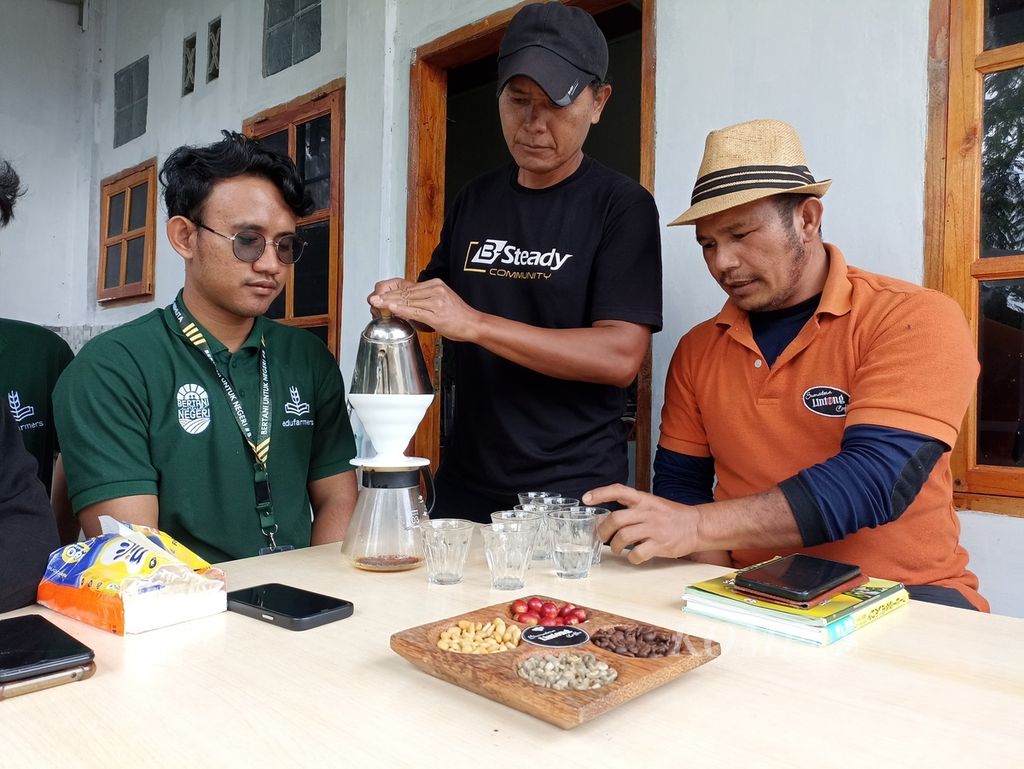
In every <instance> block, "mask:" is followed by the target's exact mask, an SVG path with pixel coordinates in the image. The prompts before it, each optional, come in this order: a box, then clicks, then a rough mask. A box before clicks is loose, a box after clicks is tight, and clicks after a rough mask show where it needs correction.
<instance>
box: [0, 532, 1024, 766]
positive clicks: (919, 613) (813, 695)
mask: <svg viewBox="0 0 1024 769" xmlns="http://www.w3.org/2000/svg"><path fill="white" fill-rule="evenodd" d="M224 570H225V572H226V573H227V575H228V586H229V589H236V588H241V587H247V586H251V585H256V584H259V583H262V582H285V583H288V584H292V585H296V586H298V587H304V588H307V589H310V590H314V591H318V592H323V593H329V594H333V595H337V596H339V597H342V598H347V599H348V600H350V601H352V602H353V603H354V604H355V614H354V615H353V616H352V617H350V618H348V619H345V620H342V621H340V622H335V623H332V624H329V625H325V626H323V627H319V628H315V629H312V630H308V631H303V632H291V631H288V630H285V629H282V628H279V627H274V626H272V625H269V624H266V623H263V622H259V621H257V620H254V619H250V618H248V617H244V616H242V615H239V614H236V613H234V612H226V613H223V614H219V615H216V616H213V617H207V618H204V619H200V620H194V621H192V622H187V623H184V624H180V625H176V626H172V627H167V628H162V629H159V630H155V631H151V632H149V633H144V634H141V635H136V636H126V637H118V636H115V635H111V634H109V633H106V632H103V631H100V630H98V629H96V628H92V627H90V626H88V625H85V624H83V623H80V622H77V621H75V620H72V619H68V618H66V617H63V616H61V615H57V614H54V613H53V612H50V611H48V610H46V609H43V608H42V607H39V606H36V607H30V608H29V609H24V610H21V611H19V612H16V614H23V613H27V612H40V613H42V614H44V615H45V616H46V617H47V618H49V619H50V620H52V621H53V622H55V623H56V624H57V625H59V626H61V627H63V628H64V629H65V630H67V631H68V632H70V633H71V634H72V635H74V636H76V637H77V638H79V639H80V640H82V641H83V642H85V643H86V644H88V645H89V646H91V647H92V648H93V649H94V650H95V651H96V663H97V667H98V669H97V672H96V674H95V676H93V677H92V678H91V679H89V680H87V681H84V682H81V683H74V684H69V685H65V686H59V687H56V688H54V689H50V690H47V691H41V692H36V693H33V694H30V695H26V696H22V697H17V698H14V699H11V700H8V701H3V702H0V767H19V768H20V767H56V766H73V767H103V768H104V769H106V768H108V767H122V766H131V767H164V766H191V765H208V766H213V767H229V766H310V765H313V764H314V763H315V762H316V763H321V762H329V763H325V764H324V765H330V766H334V765H337V766H372V767H377V766H380V767H404V766H418V767H433V766H438V767H440V766H451V765H454V764H455V763H458V765H460V766H469V765H474V763H473V762H478V761H480V760H481V759H484V758H486V760H488V761H496V760H500V761H507V762H515V763H516V764H518V765H523V764H522V762H524V761H530V760H539V761H543V762H544V763H546V764H550V763H553V762H556V761H557V762H564V761H571V762H572V763H573V764H574V765H577V764H578V765H587V766H594V767H599V766H609V765H616V766H626V767H632V766H637V767H639V766H645V765H646V766H669V765H671V766H687V767H702V766H709V767H710V766H714V767H722V766H757V767H785V769H792V768H793V767H800V766H822V767H845V766H851V767H852V766H885V767H897V766H907V767H909V766H915V767H918V766H920V767H924V766H927V767H944V766H949V767H957V769H962V767H965V766H1000V765H1003V764H1010V765H1014V764H1016V763H1017V762H1019V761H1020V760H1021V759H1020V755H1021V751H1022V749H1024V620H1020V619H1014V618H1010V617H1002V616H992V615H984V614H979V613H976V612H969V611H964V610H960V609H952V608H946V607H941V606H934V605H930V604H923V603H918V602H914V601H912V602H911V604H910V606H908V607H906V608H903V609H900V610H899V611H897V612H895V613H894V614H891V615H889V616H887V617H884V618H882V619H880V620H879V621H878V622H875V623H873V624H871V625H868V626H866V627H864V628H861V629H860V630H858V631H857V632H856V633H854V634H853V635H851V636H849V637H847V638H845V639H842V640H841V641H839V642H837V643H836V644H834V645H832V646H828V647H824V648H817V647H813V646H808V645H804V644H801V643H798V642H795V641H791V640H788V639H784V638H779V637H776V636H772V635H769V634H767V633H761V632H758V631H755V630H751V629H747V628H742V627H737V626H733V625H730V624H727V623H724V622H719V621H715V620H711V619H706V618H702V617H698V616H694V615H690V614H687V613H684V612H682V611H681V610H680V608H681V603H682V602H681V595H682V591H683V588H684V587H685V586H686V585H687V584H689V583H692V582H696V581H699V580H702V579H707V578H710V577H712V576H716V575H718V574H720V573H722V572H723V571H725V570H724V569H721V568H719V567H715V566H708V565H704V564H695V563H691V562H689V561H661V562H657V563H653V564H647V565H645V566H642V567H634V566H632V565H630V564H629V563H627V562H625V561H624V560H623V559H620V558H616V557H613V556H611V555H610V553H609V552H608V551H607V550H606V551H605V557H604V560H603V563H602V564H601V565H600V566H598V567H596V568H595V569H594V571H593V573H592V575H591V577H590V578H589V579H586V580H580V581H571V580H561V579H558V578H556V577H555V576H554V573H553V571H552V570H551V568H550V564H547V565H542V566H537V565H535V566H534V567H533V569H532V570H531V572H530V575H529V578H528V581H527V586H526V590H524V591H516V592H512V593H508V594H506V593H505V592H503V591H495V590H491V589H490V586H489V580H488V578H487V567H486V565H485V564H484V561H483V555H482V547H481V546H480V541H479V537H477V538H476V540H475V546H474V548H473V550H472V551H471V553H470V560H469V563H468V564H467V571H466V578H465V580H464V582H463V583H462V584H460V585H454V586H447V587H441V586H435V585H429V584H427V580H426V572H425V571H424V570H423V569H422V568H421V569H417V570H414V571H408V572H399V573H390V574H381V573H367V572H361V571H358V570H356V569H355V568H353V567H352V566H351V565H350V564H349V563H348V562H347V561H346V560H345V559H344V558H343V556H342V555H341V554H340V552H339V547H338V546H337V545H324V546H321V547H316V548H309V549H305V550H296V551H292V552H288V553H279V554H275V555H270V556H264V557H261V558H250V559H246V560H242V561H234V562H231V563H228V564H225V565H224ZM533 593H539V594H544V595H549V596H553V597H557V598H560V599H561V600H565V601H572V602H574V603H577V604H579V605H583V606H589V607H594V608H597V609H601V610H604V611H607V612H611V613H614V614H620V615H623V616H625V617H630V618H634V619H637V620H640V621H643V622H649V623H651V624H654V625H660V626H663V627H666V628H670V629H673V630H679V631H682V632H685V633H689V634H691V635H695V636H701V637H704V638H709V639H713V640H715V641H718V642H719V643H720V644H721V648H722V653H721V656H720V657H719V658H718V659H715V660H712V661H711V662H709V663H708V664H705V665H703V666H701V667H699V668H697V669H695V670H692V671H689V672H687V673H686V674H685V675H682V676H680V677H679V678H677V679H676V680H673V681H671V682H670V683H668V684H666V685H664V686H662V687H660V688H657V689H655V690H653V691H650V692H648V693H646V694H644V695H642V696H640V697H638V698H637V699H635V700H633V701H630V702H626V703H625V704H623V705H621V706H620V707H617V708H615V709H614V710H612V711H610V712H608V713H605V714H603V715H601V716H600V717H598V718H595V719H594V720H593V721H590V722H587V723H585V724H582V725H580V726H578V727H576V728H574V729H572V730H570V731H562V730H561V729H558V728H557V727H555V726H552V725H551V724H548V723H545V722H544V721H541V720H538V719H537V718H534V717H532V716H530V715H527V714H525V713H522V712H519V711H516V710H513V709H511V708H508V707H506V706H504V705H501V704H499V703H497V702H494V701H491V700H489V699H486V698H484V697H481V696H479V695H476V694H473V693H472V692H469V691H466V690H464V689H462V688H459V687H457V686H455V685H452V684H450V683H446V682H444V681H441V680H438V679H436V678H433V677H431V676H429V675H426V674H425V673H423V672H421V671H420V670H418V669H417V668H415V667H414V666H413V665H411V664H410V663H409V662H407V661H406V660H405V659H403V658H402V657H400V656H399V655H397V654H395V653H394V652H393V651H392V650H391V649H390V648H389V639H390V637H391V635H392V634H393V633H396V632H398V631H401V630H405V629H407V628H410V627H413V626H416V625H421V624H425V623H428V622H433V621H436V620H439V619H443V618H445V617H449V616H453V615H456V614H460V613H463V612H468V611H472V610H474V609H478V608H480V607H485V606H489V605H491V604H495V603H498V602H501V601H504V600H506V599H507V600H512V599H513V598H516V597H520V596H522V595H530V594H533ZM5 616H10V615H5ZM530 765H534V764H532V762H531V764H530Z"/></svg>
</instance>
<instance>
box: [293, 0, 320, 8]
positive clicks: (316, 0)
mask: <svg viewBox="0 0 1024 769" xmlns="http://www.w3.org/2000/svg"><path fill="white" fill-rule="evenodd" d="M311 5H320V0H295V10H297V11H301V10H302V9H303V8H308V7H309V6H311Z"/></svg>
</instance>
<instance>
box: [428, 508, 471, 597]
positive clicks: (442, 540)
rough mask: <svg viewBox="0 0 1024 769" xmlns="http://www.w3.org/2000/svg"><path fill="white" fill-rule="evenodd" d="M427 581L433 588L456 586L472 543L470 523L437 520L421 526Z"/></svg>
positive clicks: (456, 519)
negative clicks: (437, 586) (436, 586)
mask: <svg viewBox="0 0 1024 769" xmlns="http://www.w3.org/2000/svg"><path fill="white" fill-rule="evenodd" d="M419 530H420V537H421V538H422V541H423V558H424V559H425V560H426V562H427V580H428V581H429V582H430V583H431V584H434V585H457V584H459V583H460V582H462V572H463V569H464V568H465V566H466V556H467V555H468V554H469V543H470V541H471V540H472V539H473V522H472V521H464V520H462V519H460V518H437V519H435V520H426V521H423V522H422V523H421V524H420V526H419Z"/></svg>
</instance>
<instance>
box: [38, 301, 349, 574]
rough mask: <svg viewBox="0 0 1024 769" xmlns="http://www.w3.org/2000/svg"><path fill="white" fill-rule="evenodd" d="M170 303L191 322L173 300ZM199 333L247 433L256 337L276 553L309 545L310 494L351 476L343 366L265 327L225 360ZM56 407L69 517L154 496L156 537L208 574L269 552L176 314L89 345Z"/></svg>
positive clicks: (254, 389) (283, 330)
mask: <svg viewBox="0 0 1024 769" xmlns="http://www.w3.org/2000/svg"><path fill="white" fill-rule="evenodd" d="M177 302H178V307H179V308H180V309H181V310H182V312H183V313H185V315H186V316H189V313H188V310H187V308H186V307H185V304H184V302H183V301H182V298H181V294H180V293H179V294H178V299H177ZM189 317H190V316H189ZM190 319H191V318H190ZM196 325H197V326H199V324H198V323H197V324H196ZM199 328H200V330H201V331H202V332H203V334H204V336H205V337H206V340H207V342H208V344H209V346H210V352H211V353H212V354H213V357H214V359H215V360H216V361H217V366H218V367H219V368H220V370H221V372H222V373H223V374H224V376H225V377H227V379H228V380H229V381H230V382H231V384H232V386H233V387H234V389H235V392H236V393H237V395H238V397H239V399H240V400H241V403H242V406H243V408H244V410H245V413H246V416H247V417H248V420H249V423H250V425H251V426H252V429H253V432H254V433H255V431H256V428H257V425H258V420H259V396H260V385H259V381H260V379H259V350H260V338H261V336H262V337H263V338H264V339H265V340H266V347H267V362H268V367H269V373H270V393H271V399H272V401H273V405H272V412H271V413H272V422H271V425H272V429H271V434H270V452H269V458H268V461H267V469H268V472H269V475H270V484H271V494H272V497H273V504H274V518H275V521H276V523H277V525H278V526H279V527H280V529H279V531H278V533H277V535H276V540H277V543H278V544H279V545H281V544H288V545H295V546H296V547H301V546H308V545H309V542H310V534H311V530H312V525H311V524H312V513H311V508H310V504H309V495H308V493H307V484H308V483H309V482H310V481H315V480H319V479H321V478H327V477H329V476H332V475H337V474H339V473H343V472H347V471H350V470H352V469H353V468H352V465H351V464H350V463H349V460H350V459H352V457H353V456H355V444H354V441H353V438H352V428H351V425H350V423H349V419H348V412H347V409H346V405H345V386H344V383H343V381H342V377H341V372H340V371H339V370H338V365H337V363H336V362H335V360H334V358H333V357H331V354H330V353H329V352H328V350H327V348H326V347H325V346H324V344H323V342H321V341H320V340H319V339H317V338H316V337H314V336H313V335H312V334H310V333H309V332H307V331H304V330H302V329H296V328H291V327H288V326H284V325H281V324H279V323H275V322H274V321H272V320H268V319H266V318H262V317H261V318H257V319H256V322H255V324H254V325H253V329H252V332H251V333H250V334H249V338H248V339H246V340H245V342H244V343H243V344H242V346H241V347H240V348H239V349H238V351H237V352H235V353H234V354H232V353H230V352H229V351H228V350H227V349H226V348H225V347H224V345H223V344H221V343H220V342H218V341H217V340H216V339H215V338H214V337H213V336H212V335H211V334H209V333H208V332H207V331H206V329H204V328H202V326H199ZM54 407H55V415H56V420H57V430H58V432H59V435H60V440H61V447H62V449H63V452H64V466H65V471H66V474H67V478H68V489H69V491H70V494H71V502H72V505H73V506H74V509H75V511H76V512H78V511H80V510H82V509H83V508H85V507H88V506H89V505H92V504H95V503H97V502H103V501H105V500H108V499H115V498H118V497H124V496H130V495H134V494H155V495H157V496H158V497H159V506H160V522H159V526H160V529H161V530H163V531H165V532H167V533H168V534H170V535H171V536H173V537H174V538H176V539H177V540H179V541H180V542H182V543H183V544H185V545H186V546H187V547H189V548H191V549H192V550H194V551H195V552H196V553H198V554H199V555H200V556H202V557H203V558H205V559H206V560H208V561H211V562H217V561H224V560H230V559H233V558H247V557H249V556H253V555H256V554H257V552H258V550H259V549H260V548H261V547H264V546H265V545H266V544H267V543H266V541H265V538H264V536H263V534H262V533H261V531H260V525H259V517H258V515H257V513H256V509H255V505H256V497H255V491H254V487H253V456H252V452H251V450H250V449H249V447H248V444H247V443H246V441H245V439H244V438H243V436H242V433H241V431H240V430H239V427H238V423H237V422H236V421H235V417H234V413H233V412H232V409H231V406H230V404H229V402H228V399H227V396H226V395H225V392H224V388H223V386H222V384H221V382H220V379H219V378H218V377H217V374H216V372H215V371H214V369H213V366H212V365H211V364H210V361H209V360H208V359H207V358H206V356H205V355H204V354H203V353H202V352H201V351H200V350H199V349H198V348H196V347H195V346H194V345H193V344H192V343H191V342H189V341H188V339H187V338H186V337H185V336H184V334H183V333H182V331H181V327H180V325H179V323H178V321H177V319H176V318H175V316H174V311H173V310H172V308H171V307H166V308H164V309H162V310H154V311H153V312H151V313H149V314H147V315H144V316H143V317H141V318H139V319H137V320H134V321H132V322H130V323H126V324H125V325H123V326H121V327H119V328H116V329H114V330H112V331H108V332H107V333H105V334H101V335H100V336H98V337H96V338H95V339H93V340H92V341H90V342H89V343H88V344H86V345H85V347H83V348H82V351H81V352H80V353H79V355H78V357H77V358H75V360H74V362H73V363H72V364H71V365H70V366H69V367H68V369H67V371H66V372H65V374H64V376H63V377H61V381H60V383H59V384H58V386H57V389H56V391H55V392H54Z"/></svg>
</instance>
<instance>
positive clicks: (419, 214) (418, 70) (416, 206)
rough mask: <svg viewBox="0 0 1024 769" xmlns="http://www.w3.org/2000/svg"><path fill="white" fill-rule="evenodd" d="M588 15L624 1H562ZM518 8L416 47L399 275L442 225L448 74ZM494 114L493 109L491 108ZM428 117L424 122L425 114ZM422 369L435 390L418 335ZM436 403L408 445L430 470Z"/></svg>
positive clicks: (640, 429)
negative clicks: (427, 461) (424, 365)
mask: <svg viewBox="0 0 1024 769" xmlns="http://www.w3.org/2000/svg"><path fill="white" fill-rule="evenodd" d="M562 1H563V2H565V4H566V5H575V6H579V7H580V8H583V9H584V10H586V11H588V12H589V13H591V14H594V15H597V14H599V13H601V12H603V11H606V10H609V9H611V8H615V7H617V6H620V5H623V4H624V0H562ZM521 6H522V3H519V4H517V5H515V6H514V7H512V8H508V9H506V10H504V11H499V12H497V13H494V14H491V15H490V16H488V17H486V18H484V19H480V20H479V21H476V22H473V23H472V24H468V25H466V26H464V27H460V28H459V29H456V30H454V31H453V32H450V33H448V34H447V35H444V36H442V37H439V38H438V39H436V40H434V41H432V42H430V43H426V44H425V45H421V46H419V47H418V48H417V49H416V50H415V51H413V55H412V64H411V67H410V75H409V176H408V202H407V205H408V209H407V220H406V259H405V275H406V277H407V278H408V279H409V280H415V279H416V277H417V276H418V275H419V273H420V271H421V270H422V269H423V268H424V267H426V265H427V262H429V261H430V255H431V253H432V252H433V250H434V247H435V246H436V245H437V242H438V240H439V239H440V237H441V226H442V224H443V220H444V196H445V189H444V168H445V142H446V136H445V124H446V122H445V121H446V118H447V114H448V107H447V89H448V70H449V69H452V68H454V67H457V66H461V65H463V64H468V63H470V62H472V61H475V60H477V59H481V58H483V57H484V56H488V55H490V54H493V53H494V52H495V51H497V50H498V45H499V43H500V42H501V38H502V37H503V36H504V34H505V29H506V28H507V27H508V24H509V22H510V21H511V20H512V17H513V16H515V14H516V13H517V12H518V11H519V9H520V7H521ZM655 6H656V3H655V0H644V3H643V8H642V11H641V13H642V17H641V22H640V25H641V54H640V56H641V68H642V76H641V85H640V183H641V184H642V185H643V186H644V187H646V188H647V189H648V190H650V191H651V192H653V191H654V83H655V77H654V75H655V61H656V57H655V48H654V41H655V27H656V18H655ZM495 109H497V106H495ZM428 113H429V114H430V115H432V116H433V118H432V119H429V120H428V119H425V118H424V117H423V116H424V115H425V114H428ZM420 344H421V346H422V348H423V354H424V356H425V357H426V359H427V360H428V361H430V360H433V361H434V365H433V369H434V372H433V375H434V383H435V390H440V379H441V374H440V361H439V360H438V357H439V356H437V355H436V350H437V344H436V335H435V334H420ZM440 400H441V399H440V398H434V401H433V403H431V405H430V408H429V409H428V410H427V414H426V416H425V417H424V418H423V421H422V422H421V423H420V426H419V429H418V430H417V431H416V435H415V437H414V439H413V453H414V454H415V455H416V456H419V457H427V458H428V459H430V461H431V463H432V464H433V465H434V466H435V467H436V466H437V462H438V460H439V454H440V448H439V447H440V441H441V418H440V408H441V404H440ZM636 413H637V416H636V426H635V428H634V431H633V432H634V438H635V441H636V456H635V460H636V461H635V469H634V472H635V483H636V488H638V489H641V490H642V491H649V490H650V488H651V430H650V426H651V350H650V348H648V350H647V355H646V357H645V359H644V363H643V365H642V366H641V367H640V373H639V374H638V376H637V404H636Z"/></svg>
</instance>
